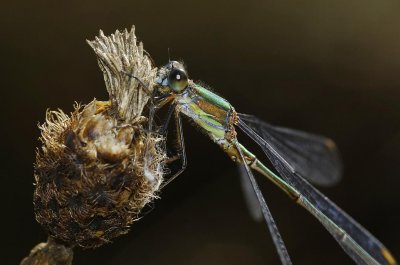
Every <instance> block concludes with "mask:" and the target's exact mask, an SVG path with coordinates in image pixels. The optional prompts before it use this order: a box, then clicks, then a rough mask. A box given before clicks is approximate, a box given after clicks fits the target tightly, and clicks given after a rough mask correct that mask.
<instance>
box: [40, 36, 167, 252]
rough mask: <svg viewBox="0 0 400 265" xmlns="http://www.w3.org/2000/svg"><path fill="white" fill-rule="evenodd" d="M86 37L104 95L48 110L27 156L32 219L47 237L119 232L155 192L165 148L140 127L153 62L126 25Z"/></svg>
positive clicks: (95, 239)
mask: <svg viewBox="0 0 400 265" xmlns="http://www.w3.org/2000/svg"><path fill="white" fill-rule="evenodd" d="M90 45H91V47H92V48H93V49H94V50H95V52H96V55H97V56H98V61H99V65H100V67H101V69H102V71H103V73H104V77H105V80H106V84H107V90H108V92H109V94H110V100H109V101H97V100H93V101H92V102H90V103H89V104H87V105H85V106H79V105H76V106H75V110H74V112H73V113H71V115H67V114H65V113H64V112H62V111H61V110H58V111H48V112H47V115H46V121H45V123H44V124H42V125H41V126H40V130H41V138H40V140H41V142H42V144H43V146H42V148H41V149H39V150H38V151H37V154H36V163H35V184H36V189H35V192H34V207H35V214H36V219H37V221H38V222H39V223H40V224H41V225H42V226H43V227H44V228H45V229H46V230H47V231H48V233H49V234H50V235H51V236H52V237H53V238H55V239H57V240H60V241H62V242H64V243H66V244H68V245H71V246H75V245H78V246H81V247H83V248H93V247H97V246H100V245H102V244H104V243H106V242H110V240H111V239H112V238H114V237H116V236H118V235H120V234H124V233H127V231H128V230H129V226H130V225H131V224H132V223H133V221H134V220H135V219H137V217H138V214H139V213H140V211H141V209H142V208H143V207H144V205H146V204H147V203H148V202H150V201H151V200H153V199H154V198H155V197H156V196H157V191H158V190H159V187H160V184H161V182H162V180H163V162H164V160H165V156H166V155H165V148H164V139H163V138H162V137H161V136H159V135H157V134H154V133H150V132H148V131H147V130H146V128H147V126H148V125H147V120H148V119H147V118H146V117H144V116H143V114H142V111H143V108H144V106H145V105H146V104H147V103H148V100H149V95H148V91H147V92H146V91H145V89H148V90H151V89H152V84H153V83H152V82H153V79H154V74H155V70H154V69H153V68H152V67H151V62H150V59H149V58H148V57H147V55H146V54H144V53H143V48H142V45H141V44H139V46H137V44H136V38H135V34H134V31H133V29H132V30H131V31H130V32H128V31H125V32H123V33H120V32H118V31H117V32H116V33H115V34H114V35H111V36H110V37H106V36H104V35H103V34H102V33H100V37H99V38H96V40H95V41H93V42H90ZM124 71H127V72H130V73H133V74H135V75H137V77H138V78H139V80H141V81H142V82H138V81H137V80H135V79H133V80H132V78H129V76H127V75H126V74H123V73H122V72H124ZM143 85H145V86H146V88H143V87H142V86H143Z"/></svg>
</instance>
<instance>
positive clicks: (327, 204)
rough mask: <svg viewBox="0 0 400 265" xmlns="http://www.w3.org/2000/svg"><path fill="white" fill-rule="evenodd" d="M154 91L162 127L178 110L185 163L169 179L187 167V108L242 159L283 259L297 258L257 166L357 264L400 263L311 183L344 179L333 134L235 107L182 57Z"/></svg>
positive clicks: (159, 79) (162, 70) (237, 159)
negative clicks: (245, 140) (253, 147)
mask: <svg viewBox="0 0 400 265" xmlns="http://www.w3.org/2000/svg"><path fill="white" fill-rule="evenodd" d="M153 92H154V93H153V100H152V101H153V103H154V105H155V109H156V110H157V109H159V108H161V107H162V106H164V105H166V104H170V107H169V111H168V113H167V115H166V121H165V123H164V125H163V127H162V128H161V131H162V132H163V133H165V132H166V131H167V128H168V124H169V123H170V121H171V118H172V116H174V120H175V123H176V128H177V141H178V143H179V152H178V154H179V157H178V158H179V159H180V160H181V162H182V163H181V167H180V169H179V170H178V171H177V172H176V173H174V174H171V176H170V178H169V179H168V180H167V181H166V182H165V184H164V185H166V184H168V183H169V182H171V181H172V180H173V179H175V178H176V177H177V176H178V175H180V174H181V173H182V172H183V171H184V170H185V168H186V164H187V163H186V161H187V160H186V153H185V145H184V138H183V131H182V122H181V115H182V114H183V115H185V116H187V117H189V119H191V120H192V121H193V122H194V123H195V124H197V125H198V126H199V127H200V128H201V129H202V130H203V131H204V132H205V133H206V134H207V135H208V136H209V137H210V138H211V140H213V141H214V142H215V143H216V144H218V145H219V146H220V147H221V148H222V150H223V151H224V152H225V153H227V154H228V155H229V157H231V159H232V160H233V161H235V162H236V163H238V164H242V165H243V168H244V169H245V170H244V172H245V173H246V174H247V176H248V178H249V180H250V183H251V185H252V187H253V189H254V191H255V194H256V197H257V200H258V203H259V205H260V207H261V210H262V215H263V217H264V219H265V221H266V224H267V226H268V229H269V231H270V233H271V235H272V239H273V242H274V245H275V247H276V249H277V252H278V254H279V257H280V260H281V262H282V264H284V265H288V264H292V262H291V260H290V257H289V254H288V252H287V250H286V247H285V244H284V242H283V240H282V237H281V235H280V233H279V231H278V228H277V226H276V223H275V221H274V219H273V217H272V215H271V212H270V210H269V208H268V206H267V204H266V202H265V200H264V197H263V195H262V193H261V191H260V189H259V187H258V185H257V183H256V180H255V178H254V175H253V172H252V170H255V171H257V172H259V173H261V174H262V175H264V176H265V177H267V178H268V179H270V180H271V181H272V182H273V183H275V184H276V185H277V186H278V187H279V188H281V189H282V190H283V191H284V192H286V193H287V194H288V195H289V196H290V197H291V198H292V199H293V200H294V201H295V202H296V203H297V204H299V205H301V206H302V207H304V208H305V209H306V210H307V211H309V212H310V213H311V214H312V215H313V216H314V217H315V218H317V219H318V221H320V222H321V224H322V225H323V226H324V227H325V228H326V229H327V230H328V231H329V233H330V234H331V235H332V236H333V237H334V238H335V239H336V241H337V242H338V243H339V245H340V246H341V247H342V248H343V250H344V251H345V252H346V253H347V254H348V255H349V256H350V257H351V258H352V259H353V260H354V261H355V262H356V263H357V264H389V265H394V264H396V261H395V259H394V258H393V257H392V255H391V254H390V252H389V251H388V250H387V248H385V247H384V246H383V244H382V243H381V242H379V241H378V239H376V238H375V237H374V236H373V235H371V234H370V233H369V232H368V231H367V230H366V229H365V228H363V227H362V226H361V225H360V224H358V223H357V222H356V221H355V220H354V219H352V218H351V217H350V216H349V215H347V214H346V213H345V212H344V211H342V210H341V209H340V208H339V207H338V206H336V205H335V204H334V203H333V202H332V201H330V200H329V199H328V198H327V197H326V196H324V195H323V194H322V193H320V192H319V191H318V190H317V189H316V188H314V187H313V186H312V185H311V184H310V183H309V182H312V183H315V184H325V185H327V184H330V183H334V182H336V181H338V180H339V178H340V176H341V169H342V166H341V161H340V158H339V155H338V152H337V149H336V146H335V143H334V142H333V141H332V140H330V139H328V138H325V137H322V136H319V135H314V134H309V133H305V132H301V131H298V130H292V129H287V128H282V127H275V126H272V125H270V124H268V123H266V122H264V121H262V120H260V119H258V118H257V117H255V116H251V115H245V114H240V113H238V112H236V110H235V109H234V107H233V106H232V105H231V104H230V103H229V102H228V101H227V100H225V99H224V98H222V97H220V96H218V95H216V94H215V93H213V92H211V91H210V90H208V89H206V88H204V87H203V86H201V85H199V84H196V83H195V82H193V81H192V80H190V79H189V78H188V74H187V71H186V70H185V68H184V66H183V64H181V63H180V62H177V61H170V62H169V63H168V64H167V65H165V66H163V67H161V68H159V69H158V73H157V78H156V88H155V89H154V90H153ZM236 128H239V129H240V130H241V131H243V132H244V133H245V134H246V135H247V136H248V137H250V138H251V139H252V140H253V141H254V142H255V143H257V144H258V145H259V146H260V147H261V149H262V150H263V151H264V153H265V155H266V156H267V157H268V159H269V160H270V162H271V163H272V165H273V167H274V168H275V170H276V172H277V174H276V173H274V172H273V171H272V170H271V169H269V168H268V167H267V166H265V165H264V164H263V162H261V161H260V160H259V159H258V158H257V157H256V156H255V155H254V154H253V153H251V152H250V151H249V150H248V149H247V148H246V147H244V146H243V145H242V144H241V143H240V142H239V141H238V139H237V133H236Z"/></svg>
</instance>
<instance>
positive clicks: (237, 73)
mask: <svg viewBox="0 0 400 265" xmlns="http://www.w3.org/2000/svg"><path fill="white" fill-rule="evenodd" d="M0 10H1V11H0V12H1V16H0V25H1V26H0V27H1V41H0V48H1V58H2V64H1V66H0V67H1V85H2V88H1V91H2V99H3V101H2V103H1V104H0V111H1V113H2V115H1V119H2V120H1V124H2V128H1V130H0V133H1V134H0V139H1V140H2V141H1V152H0V161H1V167H0V179H1V182H0V184H1V193H0V194H1V195H0V196H1V202H2V206H1V218H0V225H1V226H0V227H1V231H2V233H1V248H0V252H1V255H0V257H1V258H0V259H1V264H19V262H20V260H21V259H22V258H23V257H24V256H26V255H27V254H28V252H29V250H30V249H31V248H32V247H33V246H34V245H35V244H37V243H39V242H41V241H44V240H45V239H46V235H45V234H44V232H43V231H42V230H41V228H40V226H39V225H38V224H37V223H36V222H35V220H34V216H33V207H32V193H33V185H32V183H33V167H32V164H33V162H34V153H35V148H36V147H38V146H39V142H38V140H37V139H38V137H39V130H38V128H37V123H38V122H43V120H44V116H45V111H46V109H47V108H51V109H55V108H61V109H63V110H65V111H67V112H69V111H71V110H72V105H73V103H74V101H78V102H82V103H88V102H89V101H91V100H92V99H93V98H94V97H96V98H97V99H104V100H105V99H107V94H106V91H105V86H104V83H103V76H102V74H101V72H100V70H99V68H98V66H97V62H96V59H95V56H94V53H93V51H92V50H91V49H90V48H89V46H88V45H87V44H86V42H85V39H93V38H94V36H96V35H97V34H98V30H99V29H103V30H104V32H105V33H106V34H110V33H112V32H113V31H114V30H115V29H124V28H130V27H131V25H132V24H134V25H135V26H136V29H137V30H136V33H137V36H138V38H139V39H140V40H142V41H144V46H145V49H146V50H147V51H148V52H149V53H150V54H151V55H152V57H153V59H154V60H155V61H156V63H157V64H160V65H161V64H164V63H166V62H167V61H168V48H169V50H170V54H171V58H172V59H183V60H184V62H185V63H186V65H187V66H188V70H189V74H190V76H191V77H192V78H193V79H195V80H202V81H204V82H205V83H207V84H209V85H210V86H211V87H212V89H213V90H214V91H216V92H217V93H219V94H220V95H223V96H224V97H225V98H227V99H228V100H230V102H231V103H232V104H233V105H234V106H235V107H236V109H237V110H238V111H240V112H245V113H252V114H256V115H257V116H259V117H261V118H263V119H265V120H267V121H269V122H272V123H274V124H280V125H284V126H287V127H294V128H298V129H302V130H306V131H311V132H316V133H320V134H324V135H327V136H330V137H332V138H333V139H335V140H336V141H337V143H338V146H339V148H340V150H341V152H342V155H343V160H344V164H345V171H344V178H343V181H342V182H341V183H340V184H339V185H337V186H336V187H334V188H329V189H328V188H322V189H321V190H322V191H323V192H324V193H325V194H326V195H328V196H329V197H330V198H331V199H332V200H333V201H335V202H336V203H337V204H338V205H340V206H341V207H342V208H344V209H345V210H346V211H347V212H348V213H349V214H350V215H351V216H353V217H354V218H355V219H356V220H358V221H359V222H360V223H361V224H363V225H364V226H365V227H366V228H367V229H368V230H370V231H371V232H372V233H373V234H374V235H376V236H377V237H378V238H379V239H381V241H382V242H384V243H385V244H386V245H387V247H388V248H389V249H390V250H391V251H392V252H393V254H394V255H395V256H397V257H398V258H399V257H400V238H399V237H400V229H399V223H400V212H399V211H400V204H399V202H400V191H399V185H400V175H399V172H400V161H399V158H400V104H399V102H400V77H399V71H400V16H399V13H400V2H398V1H392V0H382V1H370V0H364V1H348V0H346V1H345V0H340V1H318V0H314V1H300V2H296V1H282V0H279V1H278V0H274V1H271V0H267V1H255V0H247V1H219V2H217V1H209V0H202V1H144V0H142V1H134V0H129V1H127V0H123V1H121V0H119V1H93V0H89V1H65V2H62V1H49V0H47V1H44V0H37V1H27V0H19V1H18V0H17V1H8V2H2V4H1V9H0ZM184 129H185V136H186V144H187V153H188V154H187V155H188V160H189V167H188V169H187V170H186V172H185V173H184V174H183V175H182V176H181V177H180V178H178V179H177V180H176V181H175V182H174V183H173V184H170V185H169V186H168V187H167V188H166V189H165V191H164V192H163V193H162V195H161V196H162V200H158V201H157V202H156V203H155V206H154V210H153V211H152V212H151V213H149V214H148V215H146V216H145V217H144V218H143V219H142V220H140V221H138V222H137V223H135V225H134V226H133V227H132V230H131V232H130V233H129V234H128V235H125V236H122V237H121V238H118V239H116V240H115V242H114V243H113V244H110V245H106V246H104V247H101V248H99V249H96V250H88V251H81V250H76V252H75V258H74V264H76V265H78V264H279V261H278V258H277V255H276V252H275V250H274V248H273V245H272V242H271V239H270V236H269V235H268V232H267V229H266V227H265V225H264V224H263V223H255V222H253V221H252V220H251V218H250V217H249V215H248V213H247V209H246V205H245V203H244V200H243V197H242V193H241V189H240V183H239V179H238V177H237V172H236V168H235V166H234V164H233V163H232V162H231V161H230V160H229V159H228V157H227V156H226V155H225V154H223V153H222V152H221V151H220V150H219V148H218V147H217V146H216V145H214V144H213V143H212V142H211V141H209V140H208V139H207V138H206V137H204V135H202V134H201V133H199V132H198V131H197V129H194V128H193V127H192V126H190V124H189V123H185V128H184ZM259 183H260V185H261V187H262V190H263V192H264V194H265V196H266V199H267V201H268V202H269V204H270V207H271V210H272V212H273V214H274V215H275V218H276V221H277V222H278V225H279V227H280V229H281V233H282V235H283V237H284V239H285V241H286V243H287V246H288V250H289V252H290V253H291V256H292V259H293V261H294V263H295V264H352V261H351V260H350V259H349V258H348V257H347V256H346V254H345V253H344V252H343V251H342V250H341V248H340V247H339V246H338V245H337V244H336V242H335V241H334V239H333V238H331V236H330V235H329V234H328V232H326V231H325V230H324V228H323V227H322V226H321V225H320V224H319V223H318V222H317V221H316V220H315V219H314V218H313V217H311V216H310V215H309V214H308V213H307V212H306V211H305V210H303V209H301V208H300V207H298V206H296V205H295V204H294V203H292V201H291V200H290V199H288V198H287V197H286V195H285V194H283V193H282V192H280V191H279V190H278V189H277V188H276V187H275V186H274V185H272V184H271V183H269V182H268V181H266V180H264V179H263V178H262V177H259Z"/></svg>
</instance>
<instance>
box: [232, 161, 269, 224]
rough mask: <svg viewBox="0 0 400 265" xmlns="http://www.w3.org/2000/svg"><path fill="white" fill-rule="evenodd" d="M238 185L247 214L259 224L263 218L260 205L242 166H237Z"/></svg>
mask: <svg viewBox="0 0 400 265" xmlns="http://www.w3.org/2000/svg"><path fill="white" fill-rule="evenodd" d="M237 165H238V171H239V177H240V184H241V188H242V191H243V196H244V200H245V202H246V205H247V209H248V210H249V214H250V216H251V218H252V219H253V220H254V221H257V222H260V221H261V220H262V218H263V214H262V211H261V207H260V203H259V201H258V199H257V195H256V193H255V192H254V189H253V186H252V185H251V181H250V179H249V177H248V173H247V171H246V167H245V166H244V164H237Z"/></svg>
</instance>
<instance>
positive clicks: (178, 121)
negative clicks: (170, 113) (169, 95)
mask: <svg viewBox="0 0 400 265" xmlns="http://www.w3.org/2000/svg"><path fill="white" fill-rule="evenodd" d="M174 116H175V126H176V138H177V141H178V144H179V150H178V155H177V156H178V159H181V161H182V164H181V167H180V169H179V170H178V171H177V172H175V173H174V174H172V176H170V178H169V179H168V180H167V181H165V182H164V183H163V184H161V188H164V187H165V186H166V185H168V184H169V183H170V182H171V181H173V180H174V179H175V178H176V177H178V176H179V175H180V174H181V173H182V172H183V171H184V170H185V169H186V166H187V159H186V150H185V141H184V138H183V129H182V119H181V115H180V112H179V111H178V110H177V109H176V108H175V115H174Z"/></svg>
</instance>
